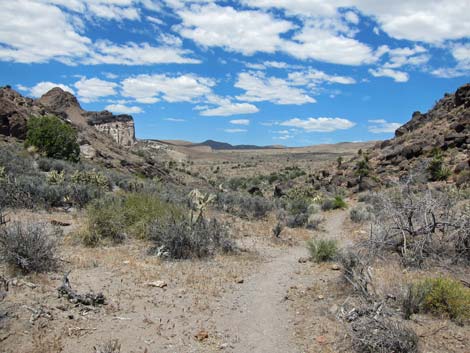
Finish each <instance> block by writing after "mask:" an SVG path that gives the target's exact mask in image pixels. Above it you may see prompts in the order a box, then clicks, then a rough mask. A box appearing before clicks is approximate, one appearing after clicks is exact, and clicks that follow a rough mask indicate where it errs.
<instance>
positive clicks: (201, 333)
mask: <svg viewBox="0 0 470 353" xmlns="http://www.w3.org/2000/svg"><path fill="white" fill-rule="evenodd" d="M194 337H195V338H196V339H197V340H198V341H200V342H201V341H204V340H206V339H208V338H209V332H207V331H206V330H201V331H199V332H198V333H196V334H195V335H194Z"/></svg>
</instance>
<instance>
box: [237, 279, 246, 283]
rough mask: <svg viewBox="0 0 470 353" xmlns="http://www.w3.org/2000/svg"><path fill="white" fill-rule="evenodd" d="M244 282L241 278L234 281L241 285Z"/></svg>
mask: <svg viewBox="0 0 470 353" xmlns="http://www.w3.org/2000/svg"><path fill="white" fill-rule="evenodd" d="M244 282H245V280H244V279H243V278H237V279H236V280H235V283H238V284H242V283H244Z"/></svg>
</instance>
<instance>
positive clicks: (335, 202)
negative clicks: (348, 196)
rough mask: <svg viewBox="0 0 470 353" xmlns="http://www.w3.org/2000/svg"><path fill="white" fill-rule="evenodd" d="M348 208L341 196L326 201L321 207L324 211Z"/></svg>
mask: <svg viewBox="0 0 470 353" xmlns="http://www.w3.org/2000/svg"><path fill="white" fill-rule="evenodd" d="M347 207H348V205H347V203H346V201H344V200H343V198H342V197H341V196H339V195H338V196H335V198H334V199H328V200H325V201H324V202H323V203H322V205H321V208H322V210H323V211H330V210H337V209H343V208H347Z"/></svg>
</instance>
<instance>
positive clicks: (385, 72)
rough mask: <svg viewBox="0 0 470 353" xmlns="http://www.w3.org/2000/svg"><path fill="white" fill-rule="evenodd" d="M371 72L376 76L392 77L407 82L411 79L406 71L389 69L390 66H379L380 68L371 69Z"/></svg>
mask: <svg viewBox="0 0 470 353" xmlns="http://www.w3.org/2000/svg"><path fill="white" fill-rule="evenodd" d="M369 72H370V74H371V75H372V76H374V77H390V78H393V80H394V81H395V82H407V81H408V80H409V75H408V74H407V73H406V72H403V71H398V70H393V69H388V68H378V69H369Z"/></svg>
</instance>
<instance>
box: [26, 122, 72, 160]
mask: <svg viewBox="0 0 470 353" xmlns="http://www.w3.org/2000/svg"><path fill="white" fill-rule="evenodd" d="M30 146H34V147H36V148H37V149H38V150H39V152H40V153H41V154H43V155H45V156H46V157H50V158H56V159H65V160H69V161H72V162H77V161H78V160H79V158H80V146H79V145H78V143H77V133H76V131H75V130H74V128H73V127H72V126H70V125H68V124H66V123H65V122H63V121H62V120H60V119H59V118H58V117H56V116H51V115H48V116H43V117H32V118H30V119H29V120H28V131H27V133H26V140H25V147H30Z"/></svg>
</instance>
